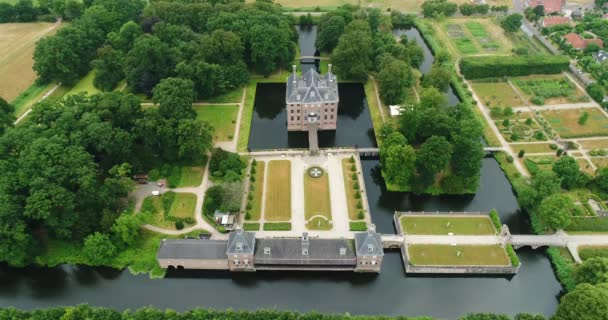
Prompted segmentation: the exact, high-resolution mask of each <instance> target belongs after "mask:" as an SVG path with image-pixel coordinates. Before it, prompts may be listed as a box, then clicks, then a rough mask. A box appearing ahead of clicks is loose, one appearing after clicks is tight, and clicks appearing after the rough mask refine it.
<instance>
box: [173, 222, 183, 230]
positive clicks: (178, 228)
mask: <svg viewBox="0 0 608 320" xmlns="http://www.w3.org/2000/svg"><path fill="white" fill-rule="evenodd" d="M183 228H184V222H183V221H181V220H177V221H175V229H177V230H182V229H183Z"/></svg>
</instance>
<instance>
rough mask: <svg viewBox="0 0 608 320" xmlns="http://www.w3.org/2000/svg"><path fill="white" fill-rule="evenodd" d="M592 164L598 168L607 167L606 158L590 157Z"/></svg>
mask: <svg viewBox="0 0 608 320" xmlns="http://www.w3.org/2000/svg"><path fill="white" fill-rule="evenodd" d="M591 161H592V162H593V164H594V165H595V166H596V167H597V168H598V169H600V168H606V167H608V158H595V157H594V158H591Z"/></svg>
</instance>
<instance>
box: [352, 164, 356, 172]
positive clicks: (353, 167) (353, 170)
mask: <svg viewBox="0 0 608 320" xmlns="http://www.w3.org/2000/svg"><path fill="white" fill-rule="evenodd" d="M350 171H352V172H356V171H357V167H356V166H355V165H354V164H353V165H352V166H350Z"/></svg>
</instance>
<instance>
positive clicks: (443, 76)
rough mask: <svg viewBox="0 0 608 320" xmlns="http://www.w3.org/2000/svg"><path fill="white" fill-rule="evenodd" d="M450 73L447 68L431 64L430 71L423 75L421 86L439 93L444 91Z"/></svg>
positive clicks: (447, 85) (446, 87)
mask: <svg viewBox="0 0 608 320" xmlns="http://www.w3.org/2000/svg"><path fill="white" fill-rule="evenodd" d="M451 79H452V73H451V72H450V70H449V69H448V67H447V66H445V65H441V64H437V63H433V65H432V66H431V70H430V71H429V72H428V73H427V74H425V75H424V78H423V79H422V85H423V86H424V87H427V88H428V87H435V88H437V90H439V91H445V90H447V89H448V87H449V85H450V81H451Z"/></svg>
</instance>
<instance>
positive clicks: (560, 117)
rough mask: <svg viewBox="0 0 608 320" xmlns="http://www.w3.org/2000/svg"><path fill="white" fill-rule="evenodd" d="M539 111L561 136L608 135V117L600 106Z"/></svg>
mask: <svg viewBox="0 0 608 320" xmlns="http://www.w3.org/2000/svg"><path fill="white" fill-rule="evenodd" d="M538 113H539V114H540V115H541V116H542V117H543V118H544V119H545V120H546V122H547V123H548V125H549V126H550V127H551V128H552V129H553V131H554V132H555V133H556V134H557V135H559V136H560V137H561V138H582V137H594V136H607V135H608V117H606V115H605V114H604V112H602V111H601V110H599V109H598V108H580V109H563V110H543V111H539V112H538Z"/></svg>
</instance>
